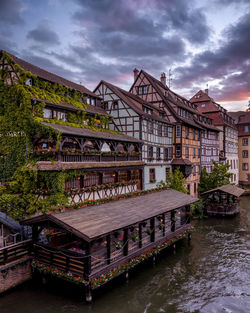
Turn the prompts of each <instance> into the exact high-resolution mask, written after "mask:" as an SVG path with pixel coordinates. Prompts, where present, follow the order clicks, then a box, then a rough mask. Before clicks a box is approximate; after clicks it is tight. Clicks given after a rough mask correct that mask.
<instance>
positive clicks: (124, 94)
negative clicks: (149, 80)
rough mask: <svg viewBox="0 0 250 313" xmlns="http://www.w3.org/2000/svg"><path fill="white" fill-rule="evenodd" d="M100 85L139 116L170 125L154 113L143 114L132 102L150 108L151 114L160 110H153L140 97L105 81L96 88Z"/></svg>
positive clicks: (149, 104) (153, 108)
mask: <svg viewBox="0 0 250 313" xmlns="http://www.w3.org/2000/svg"><path fill="white" fill-rule="evenodd" d="M101 83H103V84H104V85H106V86H107V87H108V88H109V89H110V90H112V91H113V92H114V93H115V94H116V95H117V96H118V97H120V99H121V100H123V101H124V102H125V103H126V104H127V105H128V106H130V107H131V108H132V109H133V110H134V111H135V112H136V113H138V114H139V115H142V116H145V117H147V118H150V119H155V120H158V121H160V122H164V123H168V124H171V123H170V122H168V121H167V120H165V119H164V118H162V117H160V116H158V115H157V114H156V113H153V114H147V113H145V112H143V110H141V109H140V108H139V107H138V106H136V104H135V103H134V101H136V102H138V103H140V104H142V105H145V106H147V107H149V108H151V109H152V110H153V112H154V111H158V112H159V111H161V110H159V109H157V108H155V107H154V106H153V105H152V104H151V103H149V102H147V101H144V100H143V99H141V98H140V97H138V96H136V95H134V94H132V93H131V92H128V91H126V90H123V89H122V88H120V87H117V86H115V85H113V84H111V83H108V82H106V81H103V80H102V81H101V82H100V83H99V84H98V86H99V85H100V84H101ZM98 86H97V87H96V89H97V88H98Z"/></svg>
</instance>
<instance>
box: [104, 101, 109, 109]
mask: <svg viewBox="0 0 250 313" xmlns="http://www.w3.org/2000/svg"><path fill="white" fill-rule="evenodd" d="M108 107H109V102H108V101H104V102H103V109H104V110H107V109H108Z"/></svg>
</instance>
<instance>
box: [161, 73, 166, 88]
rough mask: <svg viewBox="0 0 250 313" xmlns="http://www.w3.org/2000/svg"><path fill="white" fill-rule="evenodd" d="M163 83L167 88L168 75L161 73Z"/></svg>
mask: <svg viewBox="0 0 250 313" xmlns="http://www.w3.org/2000/svg"><path fill="white" fill-rule="evenodd" d="M161 83H162V84H163V85H164V86H166V84H167V82H166V74H165V73H161Z"/></svg>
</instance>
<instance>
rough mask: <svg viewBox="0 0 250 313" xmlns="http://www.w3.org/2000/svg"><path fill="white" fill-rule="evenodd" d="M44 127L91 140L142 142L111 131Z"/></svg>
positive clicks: (55, 125) (60, 126)
mask: <svg viewBox="0 0 250 313" xmlns="http://www.w3.org/2000/svg"><path fill="white" fill-rule="evenodd" d="M42 124H43V125H46V126H49V127H52V128H54V129H55V130H57V131H60V132H62V134H65V135H73V136H81V137H89V138H101V139H106V140H117V141H127V142H141V140H139V139H136V138H134V137H130V136H128V135H124V134H116V133H112V132H109V131H101V130H100V131H95V130H92V129H88V128H80V127H73V126H66V125H61V124H51V123H45V122H42Z"/></svg>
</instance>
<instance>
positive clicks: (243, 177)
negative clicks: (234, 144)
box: [230, 112, 250, 186]
mask: <svg viewBox="0 0 250 313" xmlns="http://www.w3.org/2000/svg"><path fill="white" fill-rule="evenodd" d="M232 113H233V114H234V113H237V112H232ZM230 115H231V113H230ZM237 127H238V132H239V133H238V136H239V137H238V146H239V184H240V185H242V186H250V112H240V115H239V116H238V123H237Z"/></svg>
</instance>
